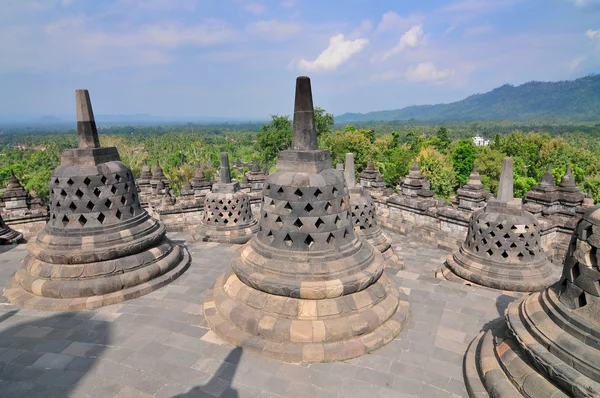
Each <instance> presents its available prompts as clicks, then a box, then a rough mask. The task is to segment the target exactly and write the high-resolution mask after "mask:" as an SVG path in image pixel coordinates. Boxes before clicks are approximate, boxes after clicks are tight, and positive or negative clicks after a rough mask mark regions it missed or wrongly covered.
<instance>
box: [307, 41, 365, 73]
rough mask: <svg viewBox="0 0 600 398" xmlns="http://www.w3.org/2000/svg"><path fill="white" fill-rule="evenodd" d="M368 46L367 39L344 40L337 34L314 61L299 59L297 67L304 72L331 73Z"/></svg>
mask: <svg viewBox="0 0 600 398" xmlns="http://www.w3.org/2000/svg"><path fill="white" fill-rule="evenodd" d="M367 44H369V40H367V39H356V40H346V39H344V35H342V34H339V35H336V36H333V37H331V38H330V39H329V47H327V48H326V49H325V50H323V52H322V53H321V54H320V55H319V56H318V57H317V59H315V60H314V61H307V60H305V59H301V60H300V61H298V64H297V67H298V69H300V70H301V71H304V72H312V71H332V70H336V69H337V68H339V67H340V66H342V65H343V64H345V63H346V62H347V61H348V60H349V59H350V58H352V56H354V55H355V54H358V53H359V52H361V51H362V50H363V49H364V48H365V47H366V46H367Z"/></svg>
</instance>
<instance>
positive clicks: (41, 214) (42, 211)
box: [0, 170, 49, 239]
mask: <svg viewBox="0 0 600 398" xmlns="http://www.w3.org/2000/svg"><path fill="white" fill-rule="evenodd" d="M10 173H11V176H10V178H9V180H8V184H7V186H6V188H5V189H4V193H3V194H2V196H1V197H0V214H1V215H2V218H3V219H4V223H5V224H6V225H7V226H8V227H9V228H11V229H13V230H15V231H17V232H19V233H21V234H22V235H23V238H24V239H29V238H31V237H33V236H35V235H36V234H37V232H39V231H41V229H42V228H43V227H44V225H45V224H46V221H48V217H49V215H48V207H47V206H42V204H41V202H40V198H39V197H38V196H37V193H36V192H35V191H32V192H31V193H28V192H27V190H26V189H25V188H24V187H23V186H22V185H21V182H20V181H19V180H18V179H17V177H16V176H15V173H14V172H13V171H12V170H11V171H10Z"/></svg>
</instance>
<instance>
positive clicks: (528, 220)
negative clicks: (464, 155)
mask: <svg viewBox="0 0 600 398" xmlns="http://www.w3.org/2000/svg"><path fill="white" fill-rule="evenodd" d="M512 167H513V163H512V159H510V158H506V159H504V163H503V168H502V176H503V177H501V179H500V187H499V189H498V192H499V193H498V196H499V197H501V198H504V199H502V200H501V199H494V198H491V199H489V201H488V204H487V206H486V207H485V208H484V209H478V210H475V211H474V212H473V214H472V215H471V219H470V221H469V230H468V232H467V237H466V239H465V241H464V243H463V244H462V245H461V247H460V249H459V250H458V252H456V253H454V254H453V255H452V256H449V257H448V259H447V260H446V263H445V264H444V266H443V267H442V270H440V271H439V272H438V276H440V277H444V278H449V279H459V280H466V281H469V282H472V283H475V284H479V285H484V286H488V287H492V288H495V289H501V290H512V291H523V292H527V291H530V292H533V291H537V290H540V289H543V288H544V287H546V286H549V285H550V284H552V283H553V282H555V281H556V279H557V278H558V275H557V274H556V272H555V268H554V267H553V266H552V264H551V263H550V262H549V261H548V260H547V256H546V254H545V253H544V252H543V251H542V248H541V245H540V231H539V226H538V223H537V220H536V218H535V217H534V216H533V215H532V214H531V213H529V212H527V211H525V210H523V208H522V205H521V200H520V199H515V198H513V196H512V195H513V172H512Z"/></svg>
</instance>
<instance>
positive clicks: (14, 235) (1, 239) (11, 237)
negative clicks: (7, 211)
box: [0, 216, 23, 245]
mask: <svg viewBox="0 0 600 398" xmlns="http://www.w3.org/2000/svg"><path fill="white" fill-rule="evenodd" d="M22 239H23V234H21V233H20V232H17V231H14V230H12V229H10V227H8V226H7V225H6V224H5V223H4V220H3V219H2V216H0V245H10V244H12V243H18V242H20V241H21V240H22Z"/></svg>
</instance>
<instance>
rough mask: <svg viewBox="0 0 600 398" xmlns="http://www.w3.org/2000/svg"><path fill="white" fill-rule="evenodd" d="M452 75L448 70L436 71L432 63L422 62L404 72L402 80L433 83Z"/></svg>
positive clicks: (452, 72)
mask: <svg viewBox="0 0 600 398" xmlns="http://www.w3.org/2000/svg"><path fill="white" fill-rule="evenodd" d="M453 75H454V71H452V70H450V69H442V70H440V69H437V68H436V66H435V65H434V64H433V62H423V63H421V64H418V65H417V66H413V67H410V68H408V69H407V70H406V72H404V78H405V79H406V80H409V81H411V82H433V81H441V80H446V79H448V78H450V77H452V76H453Z"/></svg>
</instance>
